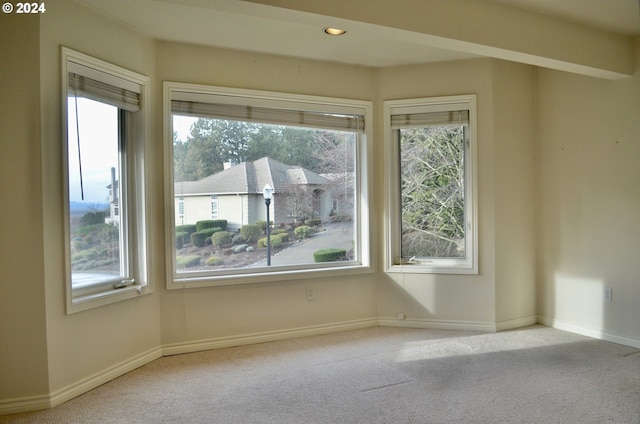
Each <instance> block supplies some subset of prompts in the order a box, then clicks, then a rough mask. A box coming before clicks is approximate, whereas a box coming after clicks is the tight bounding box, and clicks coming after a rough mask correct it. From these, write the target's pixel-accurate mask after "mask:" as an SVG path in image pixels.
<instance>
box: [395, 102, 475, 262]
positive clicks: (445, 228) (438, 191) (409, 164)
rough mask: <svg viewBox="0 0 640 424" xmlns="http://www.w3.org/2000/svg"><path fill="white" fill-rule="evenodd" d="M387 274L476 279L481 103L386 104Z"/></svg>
mask: <svg viewBox="0 0 640 424" xmlns="http://www.w3.org/2000/svg"><path fill="white" fill-rule="evenodd" d="M385 128H386V129H387V134H388V142H387V155H388V156H389V158H390V160H389V161H388V163H387V171H388V175H389V177H390V186H389V187H390V189H389V192H388V193H387V198H388V199H389V200H388V202H387V208H388V214H387V216H388V220H387V223H386V226H387V229H386V231H387V239H388V245H387V262H386V263H387V270H388V271H392V272H393V271H402V272H405V271H406V272H433V273H476V272H477V247H476V246H477V228H476V215H477V212H476V211H477V203H476V200H475V199H476V195H475V186H476V181H475V168H476V167H475V161H476V159H475V136H474V133H475V97H474V96H456V97H451V98H433V99H410V100H394V101H386V102H385Z"/></svg>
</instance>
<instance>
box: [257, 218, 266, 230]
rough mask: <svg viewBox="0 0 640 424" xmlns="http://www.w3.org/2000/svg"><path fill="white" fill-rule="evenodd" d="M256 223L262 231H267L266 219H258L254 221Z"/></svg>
mask: <svg viewBox="0 0 640 424" xmlns="http://www.w3.org/2000/svg"><path fill="white" fill-rule="evenodd" d="M256 225H257V226H258V227H259V228H260V229H261V230H262V232H263V233H264V232H265V231H267V221H265V220H262V219H259V220H257V221H256Z"/></svg>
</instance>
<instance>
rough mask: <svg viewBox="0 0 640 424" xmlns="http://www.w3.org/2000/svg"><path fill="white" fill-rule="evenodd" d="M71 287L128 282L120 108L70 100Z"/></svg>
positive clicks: (87, 101) (85, 100)
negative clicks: (123, 208) (123, 228)
mask: <svg viewBox="0 0 640 424" xmlns="http://www.w3.org/2000/svg"><path fill="white" fill-rule="evenodd" d="M68 104H69V110H68V117H69V118H68V152H69V153H68V154H69V157H68V163H69V211H70V217H69V218H70V221H69V229H70V235H69V236H70V237H69V238H70V240H71V246H70V252H71V280H72V287H73V288H79V287H85V286H88V285H92V284H97V283H104V282H111V281H114V280H121V279H122V278H124V277H125V270H124V268H125V263H126V261H123V259H122V257H123V256H122V255H123V253H124V252H123V250H124V249H123V248H122V240H123V239H124V238H123V234H122V226H121V213H122V212H123V211H122V208H121V206H122V205H121V204H120V203H121V202H120V199H121V193H122V190H121V187H120V184H119V183H120V175H121V174H120V166H119V151H120V149H119V144H120V142H119V119H118V108H117V107H114V106H111V105H108V104H104V103H101V102H98V101H94V100H89V99H86V98H78V99H77V105H76V98H75V97H74V96H70V97H69V98H68Z"/></svg>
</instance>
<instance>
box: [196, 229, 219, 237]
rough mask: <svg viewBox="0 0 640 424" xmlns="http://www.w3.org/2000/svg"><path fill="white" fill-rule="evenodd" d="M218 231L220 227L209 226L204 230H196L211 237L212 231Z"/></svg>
mask: <svg viewBox="0 0 640 424" xmlns="http://www.w3.org/2000/svg"><path fill="white" fill-rule="evenodd" d="M219 231H222V228H220V227H211V228H205V229H204V230H200V231H198V232H199V233H203V234H206V235H207V237H211V236H212V235H213V234H214V233H217V232H219Z"/></svg>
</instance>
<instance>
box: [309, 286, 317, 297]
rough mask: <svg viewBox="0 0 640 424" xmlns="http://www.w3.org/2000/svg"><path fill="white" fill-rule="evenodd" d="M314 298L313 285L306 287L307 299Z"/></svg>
mask: <svg viewBox="0 0 640 424" xmlns="http://www.w3.org/2000/svg"><path fill="white" fill-rule="evenodd" d="M315 298H316V292H315V290H313V287H307V300H314V299H315Z"/></svg>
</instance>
